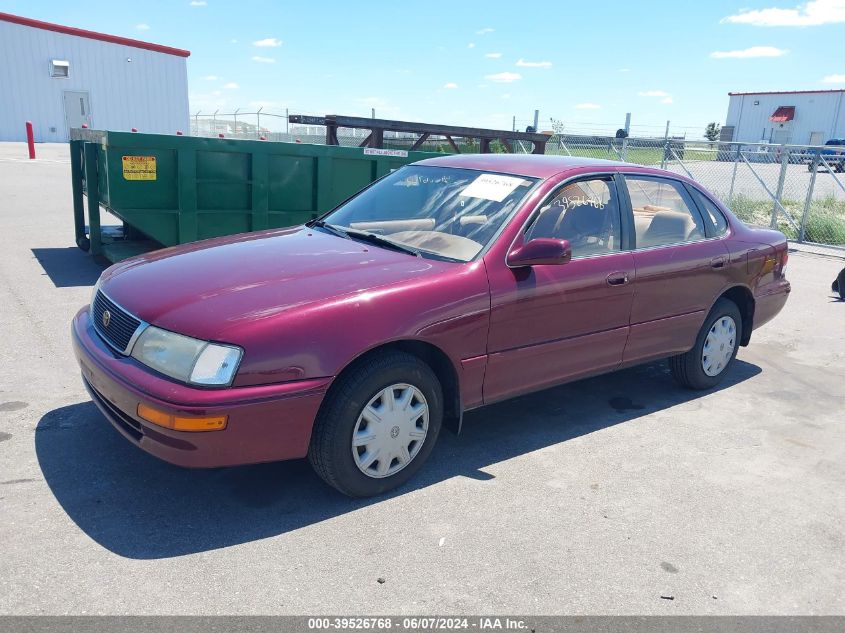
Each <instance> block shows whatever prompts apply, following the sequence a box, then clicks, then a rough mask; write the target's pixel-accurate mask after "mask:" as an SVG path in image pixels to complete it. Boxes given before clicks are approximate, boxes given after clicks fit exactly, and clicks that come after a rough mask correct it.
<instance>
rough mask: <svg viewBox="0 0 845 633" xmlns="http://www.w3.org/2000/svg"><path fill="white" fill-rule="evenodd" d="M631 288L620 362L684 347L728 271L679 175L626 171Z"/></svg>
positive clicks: (692, 340) (725, 255) (719, 244)
mask: <svg viewBox="0 0 845 633" xmlns="http://www.w3.org/2000/svg"><path fill="white" fill-rule="evenodd" d="M624 181H625V186H626V189H625V191H626V192H627V194H628V199H629V200H628V202H629V204H630V211H631V213H632V220H633V225H634V251H633V258H634V268H635V270H636V278H637V284H636V292H635V294H634V299H633V305H632V307H631V331H630V334H629V336H628V343H627V345H626V347H625V353H624V357H623V360H624V363H623V364H624V365H631V364H635V363H638V362H643V361H646V360H649V359H652V358H660V357H664V356H669V355H673V354H680V353H682V352H686V351H687V350H689V349H690V348H692V346H693V345H694V343H695V337H696V335H697V334H698V330H699V328H700V327H701V324H702V323H703V321H704V318H705V316H706V315H707V311H708V310H709V309H710V307H711V306H712V305H713V302H714V301H715V300H716V298H717V297H718V296H719V294H720V293H721V292H722V290H723V289H724V287H725V286H726V282H727V281H728V277H729V275H730V272H729V269H730V266H729V264H730V261H729V254H728V249H727V248H726V247H725V244H724V241H723V240H722V239H720V238H719V237H718V236H715V235H714V234H713V230H712V225H709V224H706V223H705V220H704V218H703V217H702V215H701V213H700V212H699V210H698V208H697V206H696V204H695V203H694V202H693V200H692V198H691V197H690V195H689V192H688V191H687V189H686V186H685V185H684V183H683V182H681V181H680V180H674V179H671V178H663V177H656V176H652V175H644V174H625V175H624Z"/></svg>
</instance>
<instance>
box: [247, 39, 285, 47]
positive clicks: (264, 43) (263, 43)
mask: <svg viewBox="0 0 845 633" xmlns="http://www.w3.org/2000/svg"><path fill="white" fill-rule="evenodd" d="M252 45H253V46H258V47H259V48H278V47H279V46H281V45H282V40H277V39H276V38H275V37H265V38H264V39H263V40H256V41H254V42H253V43H252Z"/></svg>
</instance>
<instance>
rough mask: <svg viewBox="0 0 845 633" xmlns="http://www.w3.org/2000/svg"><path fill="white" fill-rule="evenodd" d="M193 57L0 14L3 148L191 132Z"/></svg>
mask: <svg viewBox="0 0 845 633" xmlns="http://www.w3.org/2000/svg"><path fill="white" fill-rule="evenodd" d="M190 54H191V53H190V52H189V51H185V50H181V49H178V48H171V47H169V46H161V45H158V44H151V43H149V42H142V41H139V40H132V39H127V38H123V37H117V36H114V35H106V34H103V33H95V32H93V31H85V30H82V29H77V28H73V27H68V26H61V25H58V24H50V23H49V22H41V21H39V20H31V19H29V18H23V17H20V16H16V15H10V14H8V13H0V60H2V63H0V141H22V140H25V139H26V130H25V125H26V121H32V123H33V126H34V128H35V140H36V142H50V141H66V140H68V130H69V129H70V128H72V127H81V125H82V124H83V123H84V124H86V125H88V127H90V128H94V129H103V130H131V129H132V128H133V127H134V128H137V129H138V131H140V132H154V133H167V134H173V133H175V132H176V131H177V130H182V131H184V132H186V133H187V132H188V129H189V114H188V70H187V58H188V56H189V55H190Z"/></svg>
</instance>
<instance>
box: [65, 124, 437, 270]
mask: <svg viewBox="0 0 845 633" xmlns="http://www.w3.org/2000/svg"><path fill="white" fill-rule="evenodd" d="M71 139H72V140H71V142H70V153H71V177H72V179H73V206H74V220H75V224H76V243H77V245H78V246H79V247H80V248H82V249H84V250H88V251H90V252H91V254H92V255H94V256H99V257H104V258H106V259H108V260H110V261H113V262H115V261H119V260H121V259H124V258H126V257H130V256H132V255H136V254H138V253H142V252H146V251H149V250H154V249H156V248H161V247H163V246H174V245H176V244H184V243H186V242H193V241H196V240H201V239H206V238H210V237H219V236H221V235H231V234H234V233H244V232H247V231H260V230H262V229H269V228H280V227H286V226H295V225H297V224H302V223H303V222H307V221H308V220H310V219H312V218H315V217H317V216H319V215H321V214H322V213H324V212H326V211H329V210H330V209H332V208H333V207H335V206H336V205H338V204H339V203H341V202H343V201H344V200H346V199H347V198H349V197H350V196H352V195H353V194H354V193H356V192H358V191H360V190H361V189H363V188H364V187H366V186H367V185H368V184H370V183H371V182H373V181H374V180H376V179H378V178H381V177H382V176H384V175H385V174H388V173H390V171H391V170H394V169H396V168H398V167H401V166H402V165H406V164H408V163H412V162H414V161H418V160H422V159H424V158H429V157H432V156H437V154H432V153H427V152H405V151H401V150H381V149H371V148H360V147H337V146H328V145H306V144H299V143H272V142H267V141H242V140H235V139H221V138H199V137H190V136H170V135H163V134H138V133H132V132H101V131H97V130H85V129H82V130H73V131H72V133H71ZM89 174H96V187H92V186H91V185H92V184H93V181H94V179H93V178H89V177H88V175H89ZM86 197H87V204H86V200H85V198H86ZM101 207H102V208H103V209H105V210H106V211H108V212H109V213H111V214H112V215H114V216H115V217H117V218H118V219H119V220H120V221H122V223H123V226H122V227H102V225H101V217H100V208H101ZM86 211H87V216H88V223H87V226H86V221H85V216H86Z"/></svg>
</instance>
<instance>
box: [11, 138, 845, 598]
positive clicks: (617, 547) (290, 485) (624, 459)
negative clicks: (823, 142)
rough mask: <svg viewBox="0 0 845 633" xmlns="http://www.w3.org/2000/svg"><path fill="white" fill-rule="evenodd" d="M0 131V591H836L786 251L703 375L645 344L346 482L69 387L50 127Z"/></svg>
mask: <svg viewBox="0 0 845 633" xmlns="http://www.w3.org/2000/svg"><path fill="white" fill-rule="evenodd" d="M24 157H25V148H24V147H23V146H22V145H20V144H0V323H2V338H0V361H2V362H0V544H2V545H0V546H2V555H0V614H206V615H213V614H358V615H360V614H408V613H425V614H433V613H437V614H469V613H490V612H496V613H514V614H769V615H776V614H792V615H799V614H839V615H842V614H845V590H843V587H845V495H843V488H844V487H845V424H843V421H845V414H844V413H843V410H842V406H843V405H842V402H843V398H842V396H843V388H845V387H843V386H845V327H844V326H845V302H841V301H838V300H837V299H836V298H834V296H833V295H832V293H831V291H830V282H831V280H832V279H833V278H834V277H835V275H836V273H837V272H838V271H839V270H840V269H841V268H842V267H843V266H845V261H843V260H842V259H837V258H834V257H822V256H817V255H811V254H802V253H793V254H792V256H791V258H790V261H789V265H788V268H787V275H788V277H789V278H790V279H791V281H792V283H793V293H792V296H791V297H790V300H789V302H788V304H787V306H786V309H785V311H784V312H783V313H782V314H781V315H780V316H779V317H777V319H776V320H774V321H773V322H772V323H770V324H768V325H766V326H765V327H763V328H762V329H761V330H759V331H758V332H755V334H754V336H753V337H752V341H751V346H750V347H748V348H743V349H741V351H740V353H739V357H738V362H737V364H736V366H735V368H734V369H733V371H732V373H731V375H730V376H729V377H728V379H727V380H726V381H725V382H724V383H723V385H722V386H721V387H720V388H718V389H716V390H713V391H711V392H692V391H687V390H684V389H681V388H679V387H677V386H675V384H674V383H673V382H672V380H671V378H670V376H669V374H668V372H667V370H666V367H665V365H664V364H662V363H657V364H651V365H646V366H643V367H638V368H634V369H630V370H626V371H622V372H618V373H615V374H611V375H608V376H604V377H599V378H593V379H590V380H584V381H581V382H577V383H574V384H571V385H568V386H563V387H558V388H555V389H550V390H547V391H544V392H541V393H537V394H533V395H530V396H525V397H521V398H518V399H516V400H513V401H510V402H506V403H503V404H499V405H495V406H491V407H487V408H483V409H480V410H477V411H475V412H472V413H470V414H468V415H467V416H466V422H465V425H464V427H465V428H464V432H463V434H462V435H460V436H457V437H456V436H454V435H451V434H449V433H448V432H447V433H444V435H443V436H442V438H441V441H440V443H439V445H438V446H437V447H436V448H435V451H434V453H433V455H432V458H431V460H430V462H429V464H428V465H427V466H426V468H425V469H424V470H423V471H422V473H421V474H420V476H418V477H417V478H416V479H415V480H413V481H412V482H411V483H410V484H409V485H408V486H406V487H405V488H402V489H400V490H398V491H396V492H395V493H393V494H391V495H389V496H387V497H383V498H377V499H370V500H363V501H353V500H349V499H347V498H345V497H342V496H341V495H339V494H338V493H336V492H335V491H333V490H332V489H330V488H328V487H326V486H325V485H324V484H322V483H321V481H320V480H318V478H317V477H316V476H315V475H314V474H313V473H312V472H311V471H310V469H309V467H308V465H307V463H305V462H301V461H300V462H288V463H280V464H266V465H260V466H249V467H240V468H230V469H218V470H209V471H191V470H182V469H179V468H176V467H173V466H169V465H167V464H165V463H162V462H160V461H157V460H156V459H155V458H153V457H150V456H148V455H146V454H144V453H142V452H140V451H139V450H137V449H136V448H134V447H133V446H131V445H130V444H129V443H128V442H126V441H125V440H124V439H123V438H122V437H121V436H120V435H118V433H117V432H116V431H115V430H113V429H112V428H111V427H110V426H109V425H108V423H106V422H105V420H104V419H103V418H102V417H101V415H100V414H99V413H98V411H97V410H96V408H95V407H94V406H93V405H92V404H91V402H90V401H89V399H88V397H87V395H86V393H85V390H84V388H83V386H82V382H81V380H80V376H79V372H78V369H77V365H76V362H75V360H74V358H73V355H72V352H71V343H70V331H69V324H70V320H71V318H72V316H73V314H74V313H75V312H76V310H78V309H79V307H80V306H82V305H84V304H85V303H86V302H87V301H88V300H89V298H90V293H91V286H92V285H93V283H94V281H95V280H96V279H97V276H98V275H99V273H100V272H101V270H102V269H101V268H100V267H99V266H98V265H97V264H95V263H94V262H93V261H92V259H91V257H90V256H88V255H87V254H85V253H83V252H82V251H80V250H78V249H77V248H76V247H75V246H74V239H73V220H72V209H71V195H70V166H69V164H68V161H67V148H66V146H39V159H38V160H36V161H28V160H26V159H25V158H24Z"/></svg>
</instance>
